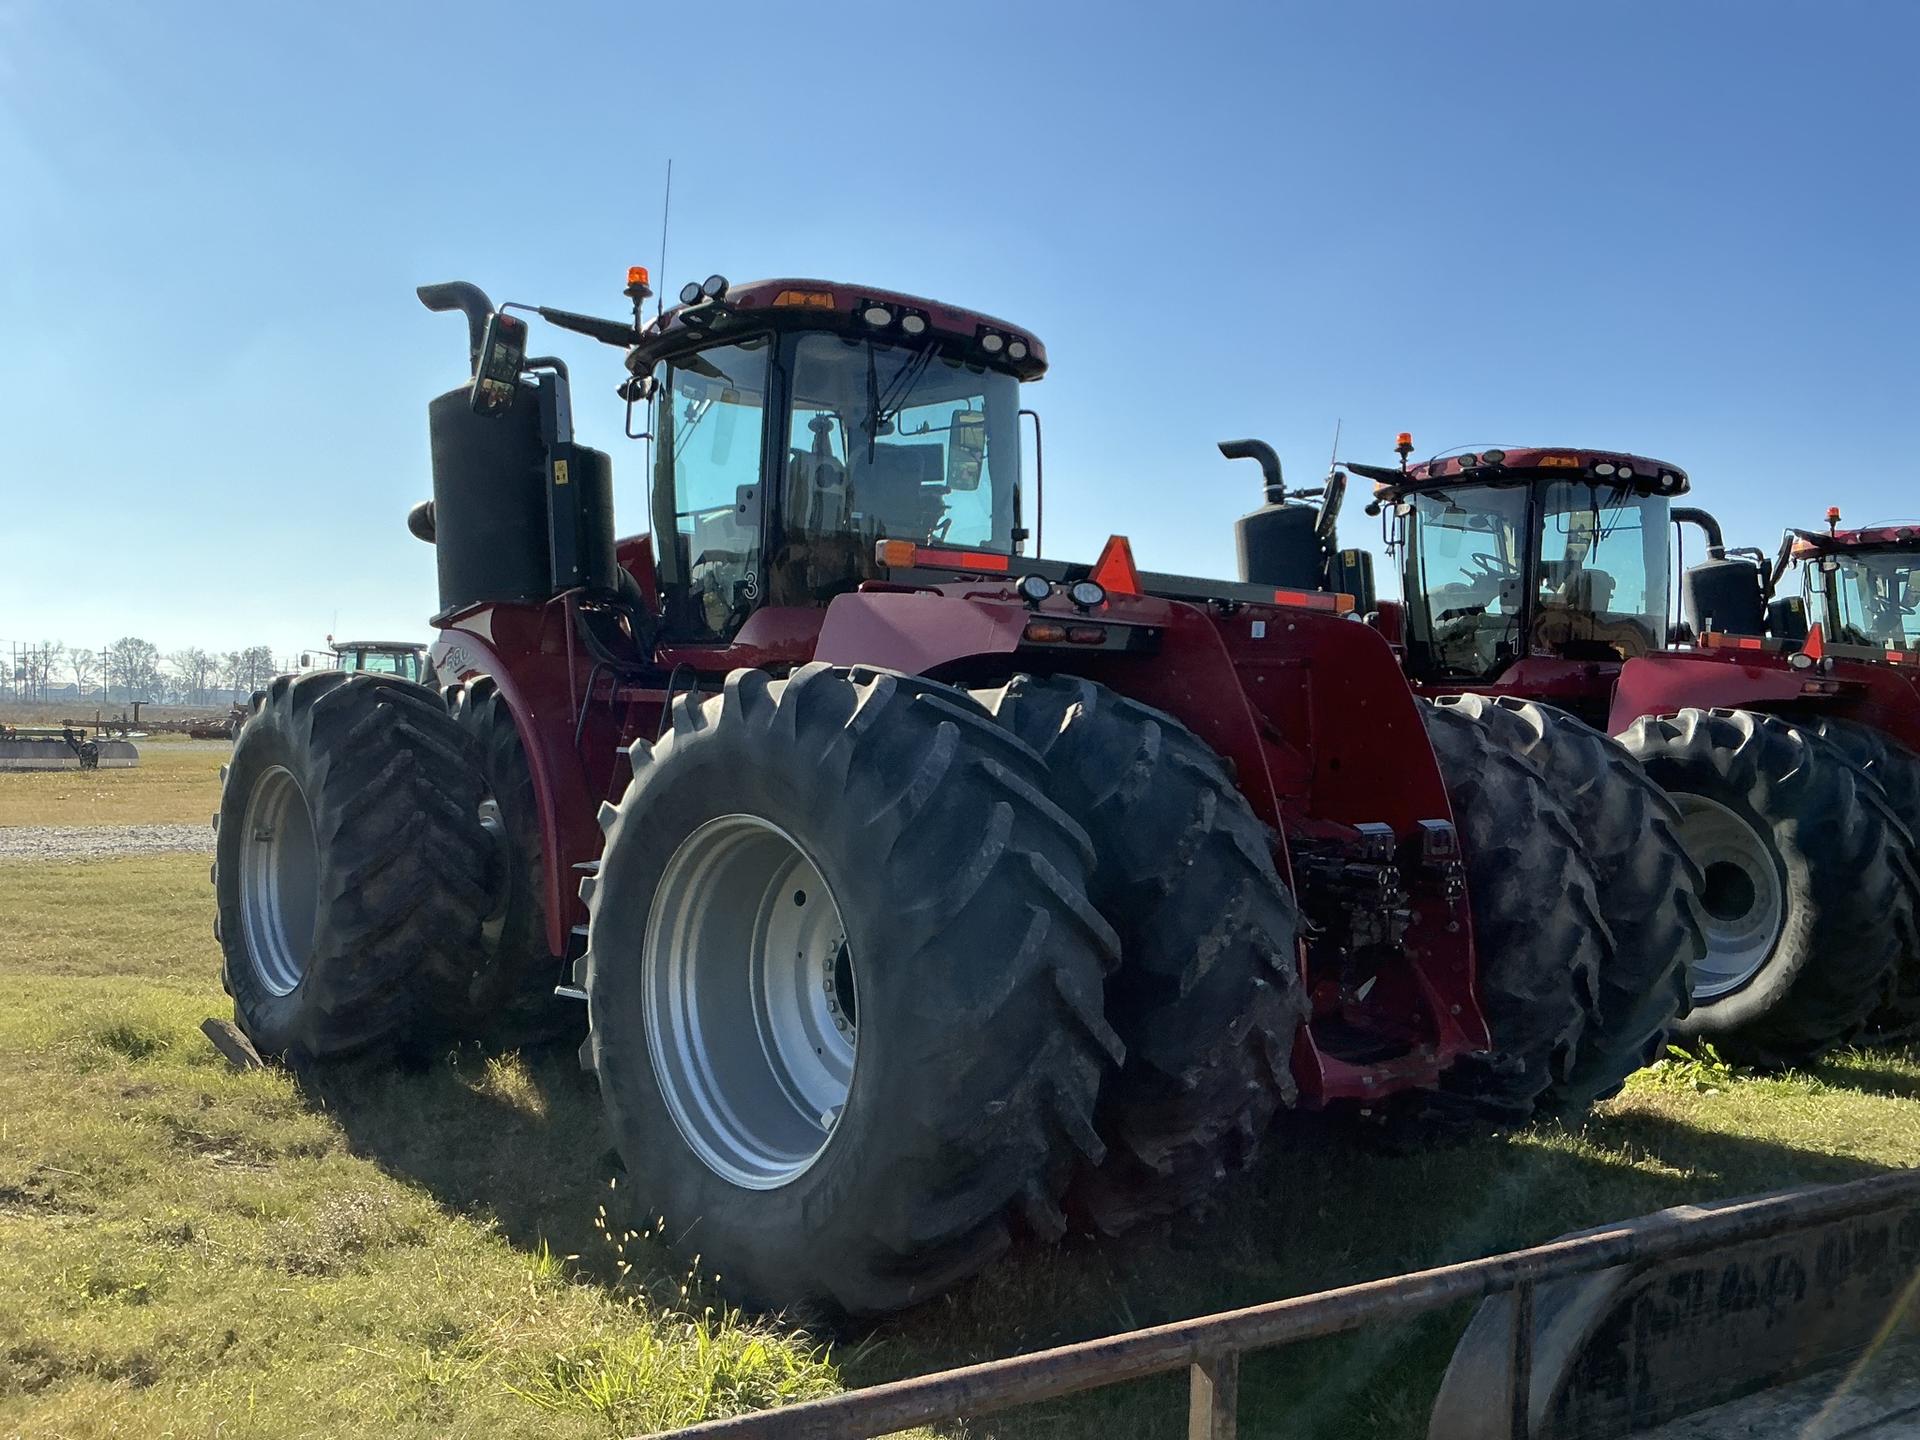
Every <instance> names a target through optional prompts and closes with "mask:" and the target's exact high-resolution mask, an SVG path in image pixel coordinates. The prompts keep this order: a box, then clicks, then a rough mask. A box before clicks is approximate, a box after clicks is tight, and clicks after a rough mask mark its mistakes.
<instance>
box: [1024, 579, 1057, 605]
mask: <svg viewBox="0 0 1920 1440" xmlns="http://www.w3.org/2000/svg"><path fill="white" fill-rule="evenodd" d="M1015 588H1016V589H1018V590H1019V592H1020V598H1021V599H1022V600H1025V601H1026V602H1028V603H1029V604H1031V605H1038V604H1039V603H1040V602H1041V601H1042V600H1044V599H1046V598H1047V597H1048V596H1049V595H1051V594H1053V582H1052V581H1051V580H1049V579H1047V577H1046V576H1044V575H1022V576H1021V577H1020V583H1019V585H1018V586H1016V587H1015Z"/></svg>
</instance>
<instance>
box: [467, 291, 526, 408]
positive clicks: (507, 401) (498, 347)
mask: <svg viewBox="0 0 1920 1440" xmlns="http://www.w3.org/2000/svg"><path fill="white" fill-rule="evenodd" d="M526 368H527V322H526V321H524V320H516V319H515V318H514V317H513V316H511V315H508V314H505V313H503V312H501V311H499V310H496V311H494V312H493V314H491V315H489V316H488V317H487V328H486V331H485V332H484V333H483V334H482V335H481V337H480V356H479V362H478V364H476V365H475V367H474V371H473V391H472V404H473V413H474V414H476V415H500V414H503V413H505V412H506V411H507V410H508V409H509V408H511V407H512V405H513V398H514V396H515V395H516V394H518V393H519V390H520V372H521V371H523V370H525V369H526Z"/></svg>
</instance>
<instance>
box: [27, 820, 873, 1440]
mask: <svg viewBox="0 0 1920 1440" xmlns="http://www.w3.org/2000/svg"><path fill="white" fill-rule="evenodd" d="M209 907H210V896H209V894H208V888H207V883H206V863H205V861H204V860H203V859H200V858H197V857H196V858H188V857H160V858H143V859H138V860H128V861H120V862H115V863H112V864H89V865H44V864H38V865H23V864H14V865H7V866H0V916H5V917H6V920H5V922H4V923H3V924H0V1255H4V1256H5V1257H6V1263H5V1264H4V1265H0V1434H7V1435H20V1436H62V1437H65V1436H106V1435H159V1434H182V1435H188V1434H191V1435H203V1434H204V1435H212V1434H245V1435H258V1436H308V1435H312V1436H323V1435H325V1436H331V1435H346V1434H378V1435H380V1436H382V1437H408V1436H416V1435H417V1436H428V1435H434V1436H443V1435H449V1434H487V1435H503V1436H504V1435H528V1436H532V1435H541V1436H565V1437H571V1436H581V1437H586V1436H594V1437H599V1436H613V1435H621V1434H635V1433H639V1432H641V1431H645V1430H651V1429H656V1428H660V1427H663V1426H669V1425H674V1424H683V1423H689V1422H691V1421H694V1420H696V1419H700V1418H703V1417H706V1416H711V1415H715V1414H723V1413H728V1412H730V1411H733V1410H737V1409H742V1408H751V1407H758V1406H764V1405H769V1404H775V1403H779V1402H780V1401H783V1400H788V1399H793V1398H798V1397H802V1396H808V1395H815V1394H820V1393H824V1392H826V1391H828V1390H830V1389H831V1388H833V1387H834V1385H835V1383H836V1381H835V1375H834V1371H833V1369H832V1367H831V1365H830V1363H829V1362H828V1360H827V1358H826V1357H825V1355H824V1354H823V1353H822V1351H821V1347H819V1346H818V1345H816V1344H815V1343H814V1342H812V1341H810V1340H809V1339H807V1338H806V1337H804V1336H798V1335H792V1334H786V1333H782V1332H779V1331H776V1330H773V1329H771V1328H769V1327H766V1326H755V1325H749V1324H745V1323H742V1322H740V1321H739V1320H738V1319H736V1318H729V1317H725V1316H716V1315H714V1314H712V1313H710V1312H709V1311H708V1310H707V1309H706V1305H705V1299H704V1295H703V1293H702V1291H701V1289H700V1287H699V1286H697V1285H695V1286H693V1287H690V1289H689V1292H688V1294H687V1296H686V1298H685V1300H684V1301H683V1300H682V1298H681V1289H680V1286H681V1278H682V1277H679V1276H677V1275H675V1274H673V1273H672V1271H671V1269H670V1267H666V1266H665V1265H664V1264H663V1263H662V1262H661V1261H660V1258H659V1253H658V1252H657V1251H655V1250H653V1249H652V1248H651V1247H649V1246H648V1245H647V1244H646V1243H645V1242H644V1241H642V1240H640V1239H639V1238H637V1237H625V1236H623V1235H622V1234H621V1233H620V1232H619V1231H618V1230H614V1231H613V1232H612V1233H609V1232H608V1231H607V1230H605V1229H603V1228H602V1226H603V1225H604V1224H605V1222H604V1220H603V1219H602V1216H601V1207H602V1206H603V1205H605V1204H607V1203H608V1202H611V1201H614V1200H616V1199H617V1196H616V1192H615V1191H613V1190H612V1189H610V1188H609V1184H608V1182H609V1179H610V1178H611V1173H612V1172H611V1171H610V1170H609V1168H608V1167H607V1165H606V1163H605V1159H604V1156H605V1149H606V1147H605V1142H604V1141H603V1140H602V1139H601V1137H600V1134H599V1128H598V1122H597V1118H596V1116H595V1113H594V1109H593V1102H592V1097H591V1096H590V1094H588V1093H587V1091H586V1089H585V1087H584V1086H583V1085H582V1083H581V1082H580V1079H579V1077H578V1075H577V1071H571V1072H570V1071H569V1069H568V1066H567V1065H566V1064H565V1063H563V1062H562V1060H561V1058H560V1057H557V1056H548V1057H544V1058H542V1059H539V1060H538V1061H535V1062H533V1063H526V1062H522V1061H521V1060H520V1059H518V1058H517V1057H508V1058H494V1059H491V1060H488V1059H485V1058H482V1057H479V1056H473V1055H468V1056H464V1057H462V1056H453V1057H446V1058H444V1059H441V1060H436V1061H435V1062H433V1063H431V1064H428V1065H425V1066H422V1067H421V1068H420V1069H418V1070H417V1071H416V1072H415V1073H411V1074H407V1075H404V1076H399V1077H395V1076H393V1075H391V1074H387V1073H382V1072H380V1071H377V1070H372V1069H359V1070H355V1069H347V1070H343V1071H340V1072H337V1073H334V1074H331V1075H329V1076H328V1077H327V1079H326V1081H325V1083H324V1084H317V1085H315V1086H314V1087H313V1088H310V1089H303V1088H302V1087H301V1086H300V1085H299V1084H297V1083H296V1082H295V1081H294V1079H293V1078H292V1077H290V1076H289V1075H287V1074H284V1073H282V1072H279V1071H260V1072H253V1073H240V1072H236V1071H234V1070H232V1069H230V1068H229V1067H228V1066H227V1065H226V1063H225V1062H224V1061H223V1060H221V1059H220V1058H219V1057H218V1056H217V1055H216V1054H215V1052H214V1051H213V1050H212V1049H211V1047H210V1046H209V1045H208V1044H207V1042H206V1040H205V1039H204V1037H203V1036H202V1035H201V1033H200V1031H199V1029H198V1026H199V1022H200V1021H201V1019H203V1018H204V1017H206V1016H207V1015H210V1014H223V1013H226V1006H225V1004H224V997H222V996H221V995H220V994H219V989H218V982H217V980H216V979H215V978H214V975H215V967H216V959H215V952H214V947H213V943H212V941H211V938H210V937H209V934H208V914H209ZM616 1208H617V1207H616ZM617 1247H624V1248H617ZM574 1256H578V1257H579V1258H578V1259H574V1258H571V1257H574ZM627 1257H631V1258H630V1259H629V1258H627ZM623 1263H624V1264H627V1265H630V1266H631V1267H632V1268H630V1269H628V1270H626V1271H625V1272H624V1274H623V1272H622V1269H621V1267H622V1264H623Z"/></svg>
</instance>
